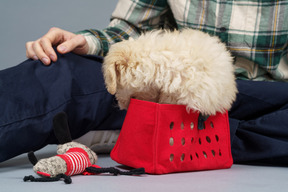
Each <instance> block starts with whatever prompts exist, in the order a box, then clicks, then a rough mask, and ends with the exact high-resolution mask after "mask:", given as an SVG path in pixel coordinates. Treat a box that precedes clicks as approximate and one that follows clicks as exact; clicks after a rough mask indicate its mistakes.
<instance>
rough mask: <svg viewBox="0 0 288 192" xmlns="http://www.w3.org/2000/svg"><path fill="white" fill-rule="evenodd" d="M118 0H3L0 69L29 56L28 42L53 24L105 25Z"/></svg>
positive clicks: (68, 26)
mask: <svg viewBox="0 0 288 192" xmlns="http://www.w3.org/2000/svg"><path fill="white" fill-rule="evenodd" d="M117 2H118V0H0V70H1V69H5V68H7V67H11V66H15V65H17V64H19V63H21V62H22V61H24V60H26V49H25V43H26V42H27V41H32V40H36V39H38V38H40V37H41V36H43V35H44V34H45V33H46V32H47V31H48V30H49V29H50V28H51V27H59V28H62V29H65V30H68V31H71V32H77V31H80V30H83V29H90V28H96V29H102V28H104V27H106V26H107V25H108V24H109V19H110V16H111V13H112V12H113V10H114V8H115V6H116V4H117Z"/></svg>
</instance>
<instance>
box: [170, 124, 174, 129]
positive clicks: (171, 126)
mask: <svg viewBox="0 0 288 192" xmlns="http://www.w3.org/2000/svg"><path fill="white" fill-rule="evenodd" d="M173 127H174V122H171V123H170V129H171V130H172V129H173Z"/></svg>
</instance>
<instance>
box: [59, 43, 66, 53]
mask: <svg viewBox="0 0 288 192" xmlns="http://www.w3.org/2000/svg"><path fill="white" fill-rule="evenodd" d="M66 49H67V48H66V47H65V46H64V45H61V46H59V51H61V52H65V51H66Z"/></svg>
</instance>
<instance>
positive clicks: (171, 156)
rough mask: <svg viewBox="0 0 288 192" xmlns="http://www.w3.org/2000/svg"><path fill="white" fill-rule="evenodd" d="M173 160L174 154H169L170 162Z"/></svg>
mask: <svg viewBox="0 0 288 192" xmlns="http://www.w3.org/2000/svg"><path fill="white" fill-rule="evenodd" d="M173 160H174V154H170V161H171V162H172V161H173Z"/></svg>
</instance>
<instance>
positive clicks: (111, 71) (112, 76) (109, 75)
mask: <svg viewBox="0 0 288 192" xmlns="http://www.w3.org/2000/svg"><path fill="white" fill-rule="evenodd" d="M103 74H104V80H105V84H106V88H107V91H108V92H109V93H110V94H112V95H114V94H115V93H116V89H117V77H116V61H113V60H110V58H109V57H106V58H105V59H104V63H103Z"/></svg>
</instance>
